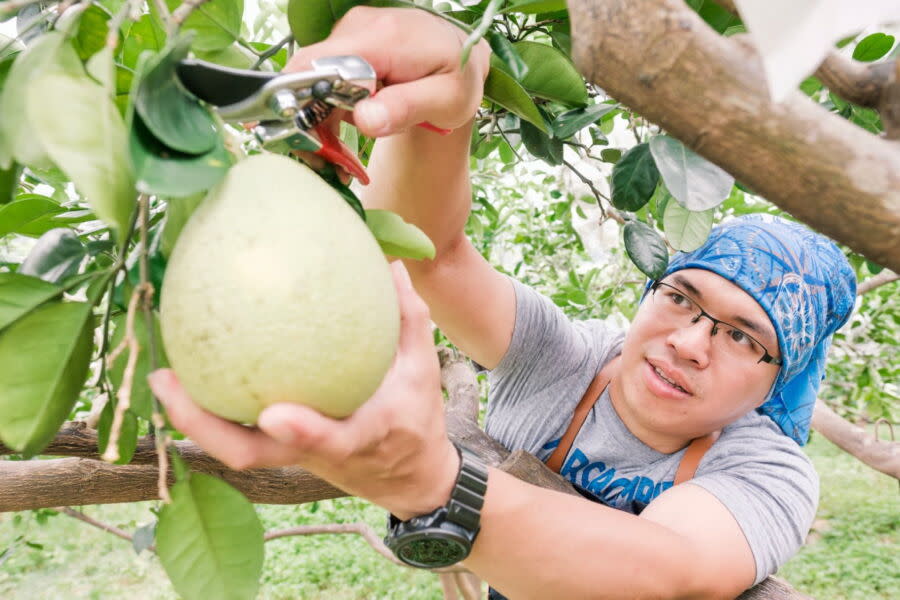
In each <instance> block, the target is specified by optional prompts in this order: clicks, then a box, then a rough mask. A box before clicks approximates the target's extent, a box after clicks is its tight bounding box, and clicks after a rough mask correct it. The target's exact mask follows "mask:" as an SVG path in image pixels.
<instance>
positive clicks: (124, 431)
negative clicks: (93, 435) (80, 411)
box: [97, 400, 138, 465]
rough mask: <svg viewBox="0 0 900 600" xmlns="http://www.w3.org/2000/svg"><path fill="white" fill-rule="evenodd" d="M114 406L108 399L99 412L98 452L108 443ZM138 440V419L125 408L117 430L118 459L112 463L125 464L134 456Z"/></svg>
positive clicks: (113, 416)
mask: <svg viewBox="0 0 900 600" xmlns="http://www.w3.org/2000/svg"><path fill="white" fill-rule="evenodd" d="M115 410H116V409H115V407H114V406H113V402H112V401H111V400H110V401H108V402H107V403H106V405H105V406H104V407H103V411H102V412H101V413H100V420H99V421H98V423H97V451H98V452H99V453H100V454H103V453H104V452H106V447H107V446H108V445H109V434H110V431H111V430H112V424H113V420H114V418H115ZM137 441H138V420H137V417H135V416H134V413H133V412H131V411H130V410H126V411H125V414H123V415H122V427H121V429H120V430H119V443H118V446H119V459H118V460H117V461H116V462H115V463H113V464H116V465H127V464H128V463H130V462H131V458H132V457H133V456H134V451H135V450H136V449H137Z"/></svg>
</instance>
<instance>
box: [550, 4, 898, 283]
mask: <svg viewBox="0 0 900 600" xmlns="http://www.w3.org/2000/svg"><path fill="white" fill-rule="evenodd" d="M568 5H569V14H570V18H571V21H572V26H573V28H574V31H573V35H572V38H573V44H574V45H573V49H572V50H573V52H572V53H573V58H574V59H575V61H576V64H577V65H578V66H579V68H580V70H581V71H582V73H584V74H585V75H586V76H587V78H588V79H589V80H590V81H591V82H593V83H595V84H597V85H598V86H600V87H601V88H603V89H604V90H605V91H606V92H608V93H609V94H610V95H612V96H613V97H615V98H616V99H617V100H619V101H620V102H622V103H624V104H626V105H628V106H630V107H631V108H633V109H634V110H636V111H638V112H639V113H640V114H641V115H643V116H644V117H646V118H648V119H650V120H651V121H653V122H655V123H657V124H658V125H660V126H661V127H662V128H664V129H665V130H667V131H668V132H670V133H671V134H672V135H674V136H675V137H677V138H679V139H680V140H681V141H683V142H684V143H685V144H686V145H688V146H689V147H691V148H692V149H694V150H695V151H697V152H698V153H699V154H701V155H703V156H704V157H706V158H707V159H709V160H711V161H713V162H714V163H716V164H718V165H719V166H721V167H722V168H724V169H725V170H726V171H728V172H730V173H731V174H732V175H734V176H735V177H736V178H737V179H739V180H741V181H743V182H745V183H747V184H748V185H749V186H750V187H752V188H753V189H755V190H756V191H757V192H759V193H760V194H761V195H763V196H764V197H766V198H767V199H768V200H770V201H771V202H773V203H775V204H777V205H778V206H780V207H781V208H783V209H784V210H786V211H788V212H790V213H791V214H793V215H794V216H796V217H797V218H799V219H801V220H802V221H804V222H806V223H808V224H809V225H811V226H812V227H813V228H815V229H817V230H819V231H821V232H823V233H824V234H826V235H828V236H830V237H832V238H833V239H835V240H837V241H840V242H842V243H844V244H846V245H847V246H849V247H851V248H853V249H854V250H855V251H857V252H859V253H860V254H863V255H864V256H866V257H868V258H870V259H871V260H872V261H874V262H876V263H878V264H881V265H884V266H886V267H888V268H890V269H892V270H894V271H900V146H898V145H896V144H893V143H891V142H889V141H887V140H884V139H879V138H878V137H876V136H873V135H872V134H870V133H868V132H866V131H864V130H863V129H862V128H860V127H857V126H856V125H854V124H852V123H849V122H847V121H846V120H844V119H842V118H840V117H839V116H837V115H833V114H830V113H829V112H828V111H826V110H825V109H824V108H823V107H821V106H819V105H817V104H816V103H815V102H813V101H812V100H810V99H809V98H807V97H806V96H804V95H803V94H802V93H800V92H799V91H798V92H796V93H795V94H792V95H791V96H790V97H789V98H787V99H786V100H785V101H784V102H782V103H778V104H775V103H772V102H771V100H770V99H769V97H768V94H767V93H766V92H765V90H766V83H765V78H764V76H763V71H762V67H761V64H760V61H759V57H758V56H757V54H756V52H755V51H754V50H753V49H752V48H749V47H748V46H747V45H745V44H741V43H740V42H738V41H735V40H733V39H731V38H726V37H722V36H720V35H718V34H717V33H716V32H714V31H713V30H712V29H710V28H709V26H707V25H706V23H704V22H703V20H702V19H701V18H700V17H699V16H698V15H697V14H696V13H695V12H694V11H693V10H691V9H690V8H689V7H687V5H686V4H685V3H684V2H682V1H680V0H570V1H569V4H568ZM635 39H640V40H644V42H645V43H643V44H639V45H635V44H633V43H632V42H633V40H635ZM826 199H827V202H826V201H824V200H826ZM860 223H865V227H860Z"/></svg>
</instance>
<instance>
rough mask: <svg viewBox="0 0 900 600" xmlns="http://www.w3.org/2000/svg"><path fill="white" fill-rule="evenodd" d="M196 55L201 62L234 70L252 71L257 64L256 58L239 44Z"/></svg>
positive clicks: (196, 53)
mask: <svg viewBox="0 0 900 600" xmlns="http://www.w3.org/2000/svg"><path fill="white" fill-rule="evenodd" d="M194 55H195V56H196V57H197V58H199V59H200V60H205V61H207V62H211V63H215V64H217V65H222V66H223V67H231V68H233V69H250V68H251V67H252V66H253V65H255V64H256V56H255V55H254V54H253V53H252V52H250V51H249V50H247V49H246V48H244V47H243V46H241V45H239V44H232V45H230V46H228V47H227V48H224V49H222V50H216V51H214V52H194Z"/></svg>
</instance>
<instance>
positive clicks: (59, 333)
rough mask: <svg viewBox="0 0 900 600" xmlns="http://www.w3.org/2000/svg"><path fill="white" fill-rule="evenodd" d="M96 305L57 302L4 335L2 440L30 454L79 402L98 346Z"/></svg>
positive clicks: (0, 350)
mask: <svg viewBox="0 0 900 600" xmlns="http://www.w3.org/2000/svg"><path fill="white" fill-rule="evenodd" d="M90 317H91V305H90V304H86V303H82V302H65V303H63V302H52V303H50V304H45V305H43V306H41V307H40V308H38V309H36V310H34V311H32V312H31V313H29V314H28V315H26V316H25V317H22V318H21V319H19V320H18V321H16V322H15V323H14V324H13V325H11V326H10V327H9V328H8V329H6V330H4V331H3V333H0V414H2V415H3V418H2V419H0V439H2V440H3V443H5V444H6V445H7V446H9V447H10V448H13V449H14V450H16V451H17V452H22V453H25V454H27V455H29V456H33V455H35V454H38V453H39V452H40V451H41V450H42V449H43V448H44V447H45V446H46V445H47V444H48V443H49V442H50V441H51V440H52V439H53V436H54V435H55V434H56V432H57V431H58V430H59V427H60V426H61V425H62V424H63V422H64V421H65V420H66V417H68V415H69V412H70V411H71V410H72V407H73V406H74V405H75V402H76V400H78V394H79V392H80V391H81V387H82V385H83V384H84V380H85V378H86V377H87V373H88V365H89V363H90V360H91V350H92V348H93V339H92V337H93V335H92V334H93V327H92V323H91V318H90Z"/></svg>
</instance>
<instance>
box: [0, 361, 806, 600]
mask: <svg viewBox="0 0 900 600" xmlns="http://www.w3.org/2000/svg"><path fill="white" fill-rule="evenodd" d="M439 355H440V357H441V362H442V365H441V374H442V377H441V381H442V386H444V388H445V389H446V390H447V393H448V402H447V410H446V413H447V425H448V430H449V431H448V433H449V435H450V437H451V439H455V440H457V441H459V440H464V441H466V443H467V444H468V446H469V448H471V449H473V450H474V451H475V452H476V453H478V454H479V455H480V457H481V458H482V460H484V461H485V462H486V463H487V464H489V465H493V466H496V467H497V468H499V469H501V470H502V471H505V472H507V473H510V474H512V475H514V476H515V477H519V478H520V479H522V480H524V481H527V482H529V483H532V484H534V485H538V486H541V487H546V488H549V489H555V490H558V491H561V492H564V493H569V494H573V495H577V494H578V493H577V492H576V491H575V490H574V489H573V488H572V486H571V485H570V484H569V483H568V482H567V481H566V480H564V479H563V478H562V477H560V476H559V475H558V474H556V473H554V472H552V471H550V469H548V468H547V467H546V465H544V463H542V462H541V461H540V460H538V459H537V458H536V457H535V456H534V455H532V454H529V453H527V452H525V451H523V450H517V451H516V452H513V453H510V452H509V451H508V450H506V449H505V448H503V446H501V445H500V444H499V443H497V442H496V441H494V440H493V439H492V438H490V437H488V436H487V434H485V433H484V432H483V431H481V430H480V429H479V428H478V426H477V423H475V421H474V417H475V415H476V414H477V413H474V412H473V410H472V407H473V404H474V406H475V407H476V408H477V406H478V404H477V402H478V385H477V379H476V376H475V372H474V370H473V369H471V368H470V367H469V366H468V361H466V360H465V359H463V358H462V357H461V356H459V355H458V354H456V353H454V352H450V351H448V350H443V349H442V350H441V351H439ZM464 423H465V426H462V425H461V424H464ZM475 431H478V432H480V436H479V435H477V434H476V433H475ZM175 445H176V446H177V447H178V450H179V452H180V453H181V455H182V457H183V458H184V459H185V461H186V462H187V463H188V464H189V465H190V466H191V469H193V470H197V471H203V472H206V473H211V474H213V475H216V476H218V477H221V478H222V479H224V480H226V481H228V482H229V483H230V484H231V485H233V486H235V487H236V488H237V489H239V490H241V491H242V492H243V493H244V494H245V495H246V496H247V497H248V498H249V499H250V501H251V502H255V503H266V504H302V503H305V502H312V501H315V500H323V499H326V498H336V497H340V496H345V495H346V494H345V493H344V492H342V491H341V490H339V489H337V488H335V487H334V486H332V485H330V484H328V483H327V482H325V481H323V480H321V479H319V478H317V477H315V476H314V475H312V474H310V473H309V472H307V471H304V470H303V469H299V468H296V467H282V468H279V469H251V470H247V471H232V470H230V469H228V468H226V467H225V466H224V465H222V463H220V462H218V461H217V460H215V459H212V458H210V457H209V456H208V455H206V454H205V453H204V452H203V451H202V450H200V449H199V448H198V447H197V446H196V445H195V444H193V443H191V442H185V441H180V442H175ZM50 451H53V452H56V453H63V452H68V453H74V454H77V455H78V456H93V457H96V432H94V431H93V430H89V429H87V428H86V427H85V426H84V424H83V423H69V424H67V425H66V427H64V428H63V431H61V432H60V434H59V435H58V436H57V437H56V439H55V440H54V441H53V442H52V443H51V445H50V447H49V448H48V450H47V451H46V452H50ZM0 454H11V451H10V450H9V449H8V448H5V447H3V446H2V445H0ZM155 460H156V456H155V452H154V450H153V442H152V441H150V440H147V439H146V438H143V439H141V440H139V444H138V449H137V451H136V452H135V454H134V459H133V461H132V462H133V464H131V465H109V464H107V463H102V462H98V461H96V460H91V459H85V458H64V459H51V460H28V461H12V460H5V461H0V512H4V511H11V510H27V509H30V508H43V507H48V506H63V505H75V504H110V503H116V502H135V501H138V500H149V499H154V498H156V493H157V490H156V468H155V466H154V462H155ZM141 461H143V462H144V463H145V464H134V463H139V462H141ZM171 479H172V477H171V473H170V480H171ZM48 499H49V500H50V502H49V503H48V502H47V501H48ZM59 510H62V509H59ZM321 528H322V529H317V530H315V531H310V530H309V529H306V528H294V529H292V530H285V531H284V532H270V533H268V534H267V535H266V539H267V540H270V539H275V538H276V537H283V536H285V535H300V534H306V533H310V532H314V533H318V532H321V533H350V532H351V531H348V530H345V529H346V527H342V526H339V525H338V526H335V525H326V526H321ZM334 528H337V529H336V530H335V529H334ZM353 532H354V533H360V535H363V537H364V538H366V535H367V534H366V533H365V532H363V531H353ZM126 535H127V534H126ZM369 537H372V536H369ZM367 541H368V538H367ZM378 542H380V540H376V543H374V544H373V543H372V542H371V541H370V545H372V546H373V548H376V550H378V546H379V543H378ZM453 569H454V568H453V567H451V568H450V569H448V570H446V571H443V572H450V571H451V570H453ZM456 572H457V573H459V574H462V575H463V576H462V577H457V578H456V580H455V582H456V584H457V586H458V587H459V590H460V592H461V593H462V594H463V597H464V598H477V597H478V591H477V590H476V588H477V587H478V585H479V584H478V583H477V580H476V579H475V578H473V577H469V576H468V575H467V574H465V573H464V570H457V571H456ZM442 585H445V590H446V589H448V588H449V582H448V581H442ZM804 598H806V597H805V596H803V595H801V594H799V593H797V592H796V591H795V590H793V589H792V588H791V587H790V586H789V585H787V584H786V583H784V582H781V581H780V580H776V579H773V578H771V577H770V578H769V579H767V580H766V581H764V582H763V583H761V584H760V585H758V586H756V587H754V588H753V589H751V590H748V591H747V592H744V594H742V595H741V596H740V599H741V600H803V599H804Z"/></svg>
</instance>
